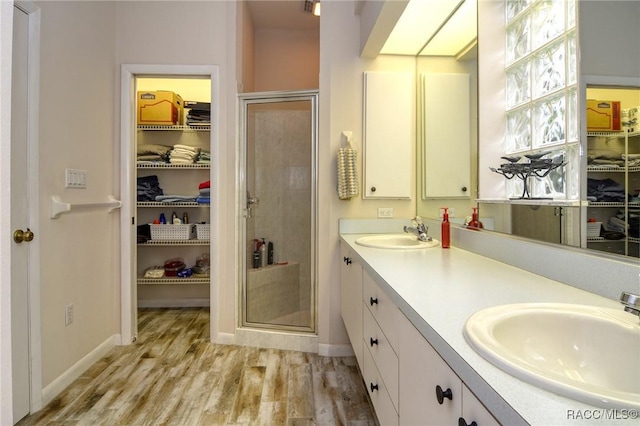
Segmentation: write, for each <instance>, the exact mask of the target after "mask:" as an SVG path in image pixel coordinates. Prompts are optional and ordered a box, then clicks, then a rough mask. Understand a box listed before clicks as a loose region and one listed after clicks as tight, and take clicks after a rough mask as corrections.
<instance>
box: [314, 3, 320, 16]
mask: <svg viewBox="0 0 640 426" xmlns="http://www.w3.org/2000/svg"><path fill="white" fill-rule="evenodd" d="M313 14H314V15H315V16H320V0H316V2H315V3H313Z"/></svg>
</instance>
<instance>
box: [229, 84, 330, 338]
mask: <svg viewBox="0 0 640 426" xmlns="http://www.w3.org/2000/svg"><path fill="white" fill-rule="evenodd" d="M239 108H240V146H239V159H240V161H239V163H238V178H239V182H240V185H239V191H240V192H239V194H240V195H239V199H240V206H239V207H238V210H239V213H240V214H239V241H240V242H241V245H242V247H240V248H239V259H240V262H239V263H240V268H239V282H240V284H241V291H239V292H238V293H239V295H240V301H239V305H240V313H241V315H240V322H241V324H240V325H241V326H242V327H250V328H263V329H275V330H282V331H295V332H304V333H315V332H316V308H315V307H316V268H315V265H316V253H315V240H316V217H315V211H316V143H317V108H318V94H317V91H313V92H307V91H305V92H300V91H296V92H266V93H248V94H242V95H240V96H239ZM263 241H264V247H263V248H262V250H260V249H259V246H261V245H262V244H263Z"/></svg>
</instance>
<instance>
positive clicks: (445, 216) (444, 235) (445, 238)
mask: <svg viewBox="0 0 640 426" xmlns="http://www.w3.org/2000/svg"><path fill="white" fill-rule="evenodd" d="M440 231H441V232H440V240H441V241H440V244H442V248H449V246H450V244H451V241H450V240H451V236H450V234H451V224H450V223H449V209H448V208H447V207H444V211H443V212H442V225H441V229H440Z"/></svg>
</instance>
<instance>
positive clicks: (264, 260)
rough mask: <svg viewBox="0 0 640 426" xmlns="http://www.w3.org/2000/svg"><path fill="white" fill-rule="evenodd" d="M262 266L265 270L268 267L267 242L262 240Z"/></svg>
mask: <svg viewBox="0 0 640 426" xmlns="http://www.w3.org/2000/svg"><path fill="white" fill-rule="evenodd" d="M260 266H261V267H262V268H264V267H265V266H267V242H266V241H265V240H264V238H263V239H262V243H261V244H260Z"/></svg>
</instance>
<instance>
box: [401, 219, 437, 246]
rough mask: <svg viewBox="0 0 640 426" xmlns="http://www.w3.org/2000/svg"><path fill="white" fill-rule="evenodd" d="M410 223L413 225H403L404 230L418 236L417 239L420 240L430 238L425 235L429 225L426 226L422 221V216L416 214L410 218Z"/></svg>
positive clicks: (428, 239) (429, 239)
mask: <svg viewBox="0 0 640 426" xmlns="http://www.w3.org/2000/svg"><path fill="white" fill-rule="evenodd" d="M411 224H412V225H413V227H411V226H405V227H404V232H406V233H409V234H414V235H415V236H416V237H418V240H420V241H431V240H432V238H431V237H430V236H428V235H427V231H428V230H429V227H427V226H426V225H425V224H424V223H422V218H421V217H420V216H416V217H414V218H413V219H411Z"/></svg>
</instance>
